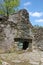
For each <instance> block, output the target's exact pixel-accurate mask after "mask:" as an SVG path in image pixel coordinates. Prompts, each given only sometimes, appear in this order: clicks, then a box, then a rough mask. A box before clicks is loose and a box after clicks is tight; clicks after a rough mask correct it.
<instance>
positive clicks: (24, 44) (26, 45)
mask: <svg viewBox="0 0 43 65" xmlns="http://www.w3.org/2000/svg"><path fill="white" fill-rule="evenodd" d="M28 46H29V42H28V41H24V42H23V50H26V49H27V48H28Z"/></svg>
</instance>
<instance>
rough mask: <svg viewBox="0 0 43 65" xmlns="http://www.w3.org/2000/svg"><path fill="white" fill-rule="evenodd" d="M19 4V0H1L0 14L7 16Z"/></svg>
mask: <svg viewBox="0 0 43 65" xmlns="http://www.w3.org/2000/svg"><path fill="white" fill-rule="evenodd" d="M19 5H20V0H3V2H2V3H1V4H0V14H4V15H7V16H9V15H10V14H12V13H14V12H15V11H16V10H17V8H18V6H19Z"/></svg>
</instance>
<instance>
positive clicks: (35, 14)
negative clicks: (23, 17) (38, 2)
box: [29, 12, 43, 17]
mask: <svg viewBox="0 0 43 65" xmlns="http://www.w3.org/2000/svg"><path fill="white" fill-rule="evenodd" d="M29 14H30V15H31V16H33V17H41V16H43V13H42V12H29Z"/></svg>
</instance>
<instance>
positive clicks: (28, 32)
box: [0, 9, 33, 53]
mask: <svg viewBox="0 0 43 65" xmlns="http://www.w3.org/2000/svg"><path fill="white" fill-rule="evenodd" d="M32 28H33V26H32V25H31V23H30V20H29V13H28V12H27V10H25V9H22V10H20V11H18V12H17V13H15V14H12V15H10V16H9V18H8V20H7V18H5V17H4V16H0V52H2V53H3V52H10V51H11V52H12V51H16V50H26V49H28V50H32V41H33V33H32Z"/></svg>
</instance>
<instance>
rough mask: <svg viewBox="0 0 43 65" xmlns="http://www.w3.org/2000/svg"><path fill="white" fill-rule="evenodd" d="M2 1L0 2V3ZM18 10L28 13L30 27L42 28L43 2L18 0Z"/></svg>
mask: <svg viewBox="0 0 43 65" xmlns="http://www.w3.org/2000/svg"><path fill="white" fill-rule="evenodd" d="M1 1H3V0H0V3H1ZM19 9H26V10H27V11H28V12H29V17H30V22H31V23H32V25H39V26H43V0H20V6H19Z"/></svg>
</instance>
